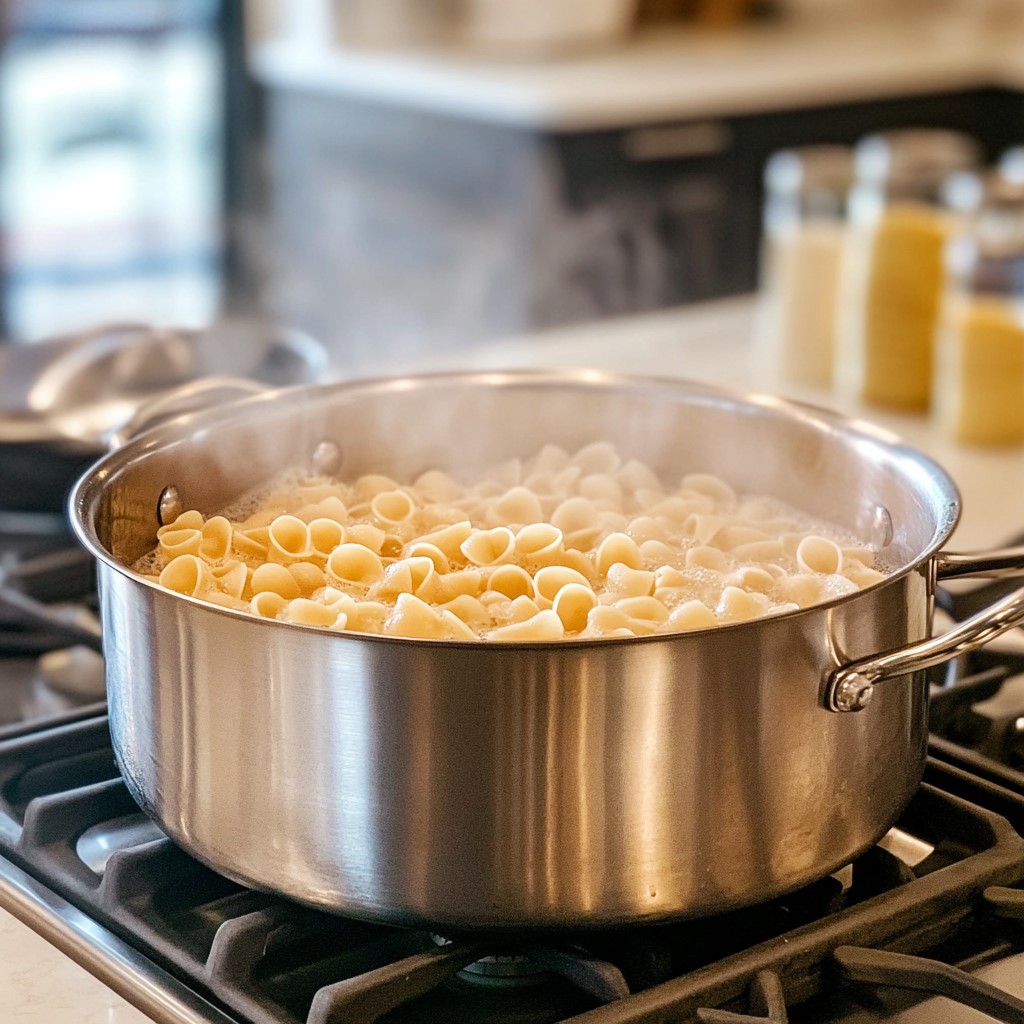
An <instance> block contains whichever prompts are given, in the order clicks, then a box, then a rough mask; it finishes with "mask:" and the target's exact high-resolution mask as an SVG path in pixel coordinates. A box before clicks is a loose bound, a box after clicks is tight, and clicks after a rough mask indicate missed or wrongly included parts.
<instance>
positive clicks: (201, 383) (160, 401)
mask: <svg viewBox="0 0 1024 1024" xmlns="http://www.w3.org/2000/svg"><path fill="white" fill-rule="evenodd" d="M270 390H271V389H270V388H269V387H268V386H267V385H266V384H260V383H259V382H258V381H254V380H247V379H246V378H244V377H197V378H196V379H195V380H191V381H189V382H188V383H186V384H182V385H181V386H180V387H176V388H173V389H172V390H171V391H168V392H167V393H166V394H162V395H158V396H157V397H156V398H151V399H149V400H148V401H146V402H143V403H142V404H141V405H139V407H138V408H137V409H136V410H135V412H134V413H133V414H132V416H131V417H130V418H129V419H128V420H127V421H126V422H125V423H123V424H122V425H121V427H120V428H119V429H118V430H116V431H115V432H114V433H112V434H111V435H110V436H109V438H108V441H107V443H108V447H109V448H110V450H111V451H116V450H117V449H118V448H121V447H123V446H124V445H126V444H127V443H128V442H129V441H130V440H132V438H135V437H138V435H139V434H141V433H143V432H145V431H146V430H149V428H150V427H155V426H156V425H157V424H158V423H163V422H164V420H169V419H170V418H171V417H172V416H179V415H181V414H183V413H187V412H196V411H198V410H200V409H209V408H211V407H212V406H216V405H219V404H221V403H222V402H233V401H235V400H236V399H239V398H245V397H247V396H249V395H258V394H261V393H263V392H265V391H270Z"/></svg>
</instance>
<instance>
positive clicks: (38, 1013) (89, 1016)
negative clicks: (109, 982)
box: [0, 910, 151, 1024]
mask: <svg viewBox="0 0 1024 1024" xmlns="http://www.w3.org/2000/svg"><path fill="white" fill-rule="evenodd" d="M0 1020H2V1021H3V1022H4V1024H151V1021H150V1018H149V1017H147V1016H146V1015H145V1014H143V1013H140V1012H139V1011H138V1010H136V1009H135V1007H133V1006H130V1005H129V1004H128V1003H127V1002H125V1000H123V999H122V998H121V997H120V996H118V995H116V994H115V993H114V992H112V991H111V990H110V989H109V988H107V986H106V985H104V984H103V982H101V981H98V980H97V979H96V978H94V977H93V976H92V975H91V974H89V973H88V972H87V971H86V970H85V969H84V968H83V967H79V966H78V964H76V963H75V962H74V961H73V960H71V959H70V958H69V957H66V956H65V955H64V954H63V953H61V952H60V951H59V950H58V949H56V948H55V947H54V946H51V945H50V944H49V943H48V942H47V941H46V940H45V939H43V938H41V937H40V936H38V935H36V933H35V932H33V931H31V930H30V929H29V928H27V927H26V926H25V925H23V924H22V923H21V922H20V921H19V920H18V919H17V918H15V917H12V916H11V915H10V914H8V913H7V912H6V911H5V910H0Z"/></svg>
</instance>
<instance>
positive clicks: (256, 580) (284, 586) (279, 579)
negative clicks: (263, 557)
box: [250, 562, 302, 601]
mask: <svg viewBox="0 0 1024 1024" xmlns="http://www.w3.org/2000/svg"><path fill="white" fill-rule="evenodd" d="M250 586H251V587H252V592H253V594H261V593H263V592H264V591H269V592H270V593H273V594H278V595H279V596H281V597H283V598H284V599H285V600H287V601H290V600H291V599H292V598H294V597H300V596H301V595H302V589H301V588H300V587H299V584H298V582H297V581H296V579H295V577H294V576H293V575H292V574H291V573H290V572H289V571H288V570H287V569H286V568H285V567H284V566H283V565H278V564H277V563H275V562H265V563H264V564H263V565H261V566H260V567H259V568H258V569H256V570H255V571H254V572H253V574H252V580H251V581H250Z"/></svg>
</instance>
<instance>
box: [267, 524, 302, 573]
mask: <svg viewBox="0 0 1024 1024" xmlns="http://www.w3.org/2000/svg"><path fill="white" fill-rule="evenodd" d="M267 553H268V554H269V556H270V558H271V559H273V560H274V561H275V562H281V563H287V562H290V561H293V560H295V559H302V558H306V557H307V556H309V555H311V554H312V553H313V548H312V545H311V544H310V540H309V527H308V526H307V525H306V524H305V523H304V522H303V521H302V520H301V519H299V518H298V516H293V515H290V514H286V515H283V516H278V517H277V518H276V519H275V520H274V521H273V522H272V523H271V524H270V527H269V529H268V531H267Z"/></svg>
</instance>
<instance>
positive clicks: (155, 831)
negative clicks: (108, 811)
mask: <svg viewBox="0 0 1024 1024" xmlns="http://www.w3.org/2000/svg"><path fill="white" fill-rule="evenodd" d="M163 838H164V834H163V832H161V831H160V829H159V828H157V826H156V825H154V824H153V822H152V821H150V819H149V818H147V817H146V816H145V815H144V814H126V815H124V816H123V817H121V818H113V819H111V820H110V821H104V822H102V823H101V824H99V825H93V826H92V828H87V829H86V830H85V831H84V832H83V833H82V834H81V835H80V836H79V837H78V841H77V842H76V843H75V853H76V854H78V859H79V860H80V861H81V862H82V863H83V864H84V865H85V866H86V867H87V868H89V870H90V871H94V872H95V873H96V875H97V877H99V876H102V874H103V872H104V871H105V870H106V867H107V861H108V860H110V858H111V856H112V855H113V854H115V853H116V852H117V851H118V850H128V849H131V848H132V847H134V846H141V845H142V844H143V843H149V842H153V841H154V840H157V839H163Z"/></svg>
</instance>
